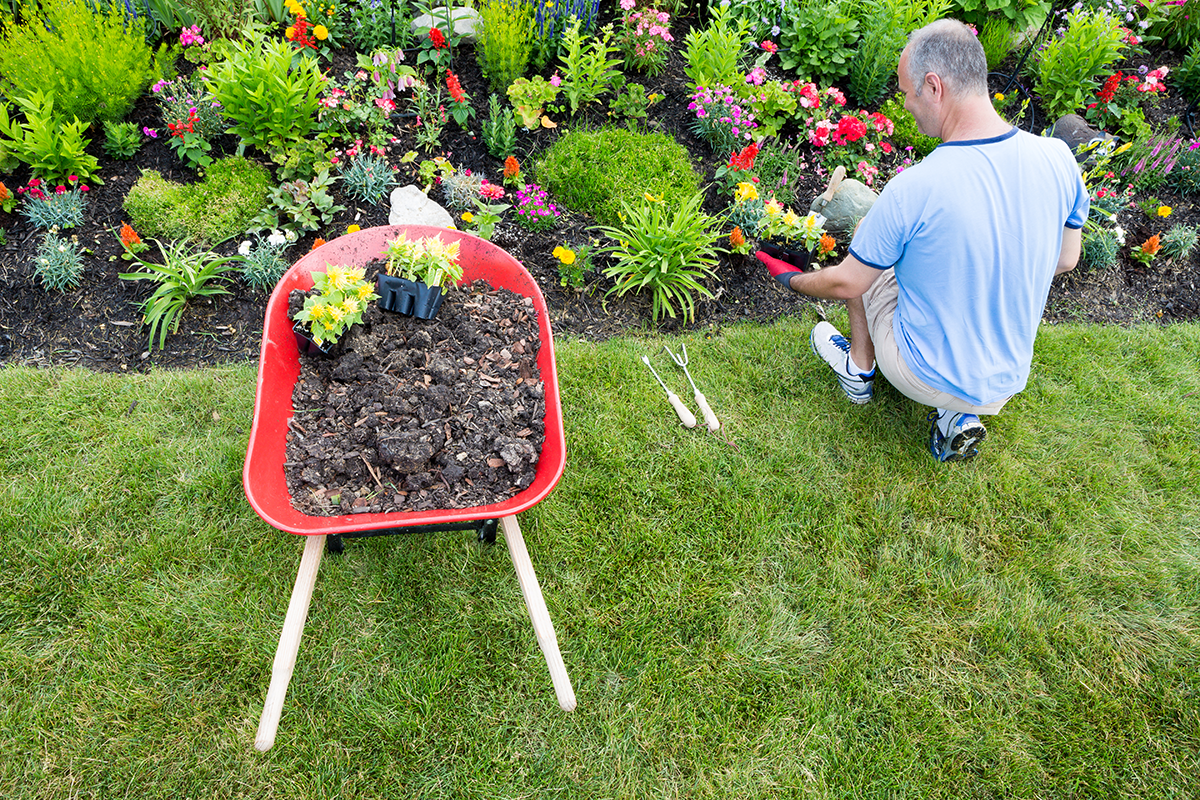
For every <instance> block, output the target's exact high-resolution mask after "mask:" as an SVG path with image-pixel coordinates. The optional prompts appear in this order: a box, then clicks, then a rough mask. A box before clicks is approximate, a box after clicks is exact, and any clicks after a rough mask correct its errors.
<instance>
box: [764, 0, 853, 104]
mask: <svg viewBox="0 0 1200 800" xmlns="http://www.w3.org/2000/svg"><path fill="white" fill-rule="evenodd" d="M785 14H786V15H787V16H786V17H785V18H784V21H783V24H782V25H781V26H780V27H781V28H782V31H781V32H780V34H779V64H780V66H782V67H783V68H784V69H787V70H794V71H795V72H796V73H797V74H799V75H807V76H808V77H809V78H810V79H811V80H813V81H814V82H816V83H819V84H822V85H824V84H844V83H845V78H846V75H847V74H848V73H849V71H850V57H851V54H852V53H853V51H854V49H855V45H857V43H858V37H859V34H860V31H859V20H858V18H857V16H856V14H855V9H854V3H853V2H852V0H833V2H830V3H819V2H817V0H808V1H807V2H804V3H793V4H791V5H790V6H789V7H788V8H787V10H786V11H785Z"/></svg>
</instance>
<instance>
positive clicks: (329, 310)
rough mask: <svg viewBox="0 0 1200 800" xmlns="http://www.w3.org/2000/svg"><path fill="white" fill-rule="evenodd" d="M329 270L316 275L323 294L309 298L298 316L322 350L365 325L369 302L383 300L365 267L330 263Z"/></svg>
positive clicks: (314, 282) (317, 285) (297, 319)
mask: <svg viewBox="0 0 1200 800" xmlns="http://www.w3.org/2000/svg"><path fill="white" fill-rule="evenodd" d="M325 267H326V271H325V272H314V273H313V274H312V277H313V286H314V287H315V288H316V289H317V291H318V292H319V293H320V294H317V295H313V296H312V297H309V298H307V299H306V300H305V301H304V308H303V309H301V311H300V312H299V313H298V314H296V321H297V322H307V323H308V327H309V334H310V335H311V336H312V340H313V341H314V342H316V343H317V344H318V345H319V346H321V347H325V346H327V345H330V344H334V343H336V342H337V341H338V339H340V338H342V334H344V333H345V332H346V331H348V330H350V326H352V325H354V324H355V323H358V322H362V315H363V312H364V311H365V310H366V309H367V303H369V302H371V301H372V300H376V299H378V297H379V295H377V294H375V292H374V287H373V286H372V285H371V284H370V283H369V282H367V280H366V279H365V273H364V271H363V270H362V269H361V268H359V267H345V266H338V265H336V264H328V263H327V264H326V265H325Z"/></svg>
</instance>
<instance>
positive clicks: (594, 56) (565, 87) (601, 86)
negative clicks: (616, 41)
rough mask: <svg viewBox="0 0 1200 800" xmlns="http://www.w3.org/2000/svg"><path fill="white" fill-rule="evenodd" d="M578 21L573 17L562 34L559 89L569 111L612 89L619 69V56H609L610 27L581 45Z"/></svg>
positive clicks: (612, 47)
mask: <svg viewBox="0 0 1200 800" xmlns="http://www.w3.org/2000/svg"><path fill="white" fill-rule="evenodd" d="M579 27H580V22H579V20H575V21H574V22H573V23H572V24H571V25H570V27H568V28H567V30H566V32H565V33H564V34H563V53H562V55H561V56H560V60H561V62H562V72H563V77H562V91H563V95H564V96H565V97H566V98H567V103H569V104H570V106H571V114H576V113H578V112H579V109H580V108H582V107H583V106H586V105H588V104H589V103H594V102H596V101H597V100H599V99H600V97H601V96H602V95H604V94H605V93H606V92H609V91H611V90H612V85H613V81H614V80H616V78H617V76H618V75H620V72H619V71H618V70H617V67H618V66H619V65H620V64H621V60H620V59H617V58H612V56H613V54H615V53H616V52H617V48H616V47H614V46H612V45H611V44H610V42H611V41H612V28H611V27H605V28H604V29H603V30H601V31H599V32H598V33H597V34H596V35H595V36H593V37H592V38H591V41H590V42H589V43H588V45H587V46H586V47H585V46H584V44H583V37H582V35H581V34H580V32H579Z"/></svg>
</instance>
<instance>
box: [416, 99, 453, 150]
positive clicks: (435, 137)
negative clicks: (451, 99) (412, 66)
mask: <svg viewBox="0 0 1200 800" xmlns="http://www.w3.org/2000/svg"><path fill="white" fill-rule="evenodd" d="M412 108H413V111H415V112H416V114H417V127H416V140H417V145H418V146H419V147H423V148H425V150H427V151H430V152H432V151H434V150H437V149H438V148H439V147H440V146H441V143H442V131H444V130H445V129H446V110H445V107H444V104H443V103H442V89H441V87H440V86H435V87H433V88H432V89H430V88H429V86H428V84H424V83H420V84H417V86H416V87H415V88H414V90H413V96H412Z"/></svg>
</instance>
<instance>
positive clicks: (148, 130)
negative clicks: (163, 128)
mask: <svg viewBox="0 0 1200 800" xmlns="http://www.w3.org/2000/svg"><path fill="white" fill-rule="evenodd" d="M142 133H143V134H145V135H146V136H149V137H150V138H151V139H157V138H158V131H156V130H154V128H147V127H144V126H143V127H142Z"/></svg>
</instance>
